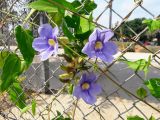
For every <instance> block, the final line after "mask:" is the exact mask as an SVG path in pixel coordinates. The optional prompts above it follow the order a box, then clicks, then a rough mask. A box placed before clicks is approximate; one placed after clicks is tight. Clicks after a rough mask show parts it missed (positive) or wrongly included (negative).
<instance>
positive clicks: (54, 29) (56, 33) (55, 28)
mask: <svg viewBox="0 0 160 120" xmlns="http://www.w3.org/2000/svg"><path fill="white" fill-rule="evenodd" d="M58 32H59V29H58V27H54V28H53V30H52V33H53V35H54V36H57V35H58Z"/></svg>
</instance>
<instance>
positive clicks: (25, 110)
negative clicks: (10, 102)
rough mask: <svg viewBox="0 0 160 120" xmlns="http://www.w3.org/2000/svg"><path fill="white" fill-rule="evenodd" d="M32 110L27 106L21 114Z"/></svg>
mask: <svg viewBox="0 0 160 120" xmlns="http://www.w3.org/2000/svg"><path fill="white" fill-rule="evenodd" d="M30 108H31V106H26V107H24V108H23V109H21V114H24V113H26V112H27V111H29V109H30Z"/></svg>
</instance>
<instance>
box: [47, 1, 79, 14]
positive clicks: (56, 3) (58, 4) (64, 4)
mask: <svg viewBox="0 0 160 120" xmlns="http://www.w3.org/2000/svg"><path fill="white" fill-rule="evenodd" d="M49 3H50V4H51V5H53V6H54V7H55V6H56V7H58V8H59V9H64V8H65V9H68V10H71V11H73V12H76V11H77V10H76V9H75V8H74V7H73V6H72V4H71V3H70V2H68V1H66V0H50V1H49Z"/></svg>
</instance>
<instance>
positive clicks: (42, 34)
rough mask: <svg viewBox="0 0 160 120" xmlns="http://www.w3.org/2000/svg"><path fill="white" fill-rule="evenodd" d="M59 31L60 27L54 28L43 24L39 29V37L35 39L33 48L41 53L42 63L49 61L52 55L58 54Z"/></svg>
mask: <svg viewBox="0 0 160 120" xmlns="http://www.w3.org/2000/svg"><path fill="white" fill-rule="evenodd" d="M58 31H59V30H58V27H55V28H52V26H51V25H50V24H43V25H41V26H40V27H39V28H38V33H39V37H38V38H35V39H34V41H33V44H32V47H33V48H34V49H35V50H36V51H38V52H40V55H39V56H40V59H41V61H44V60H47V59H48V58H49V57H50V56H51V55H52V54H55V55H56V54H57V52H58V40H57V35H58Z"/></svg>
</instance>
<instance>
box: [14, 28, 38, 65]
mask: <svg viewBox="0 0 160 120" xmlns="http://www.w3.org/2000/svg"><path fill="white" fill-rule="evenodd" d="M15 31H16V40H17V43H18V48H19V49H20V51H21V53H22V55H23V58H24V60H25V61H26V65H27V67H29V65H30V64H31V63H32V61H33V58H34V55H35V51H34V49H33V48H32V42H33V37H32V36H31V33H30V31H28V30H24V29H23V28H22V27H21V26H17V27H16V29H15Z"/></svg>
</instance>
